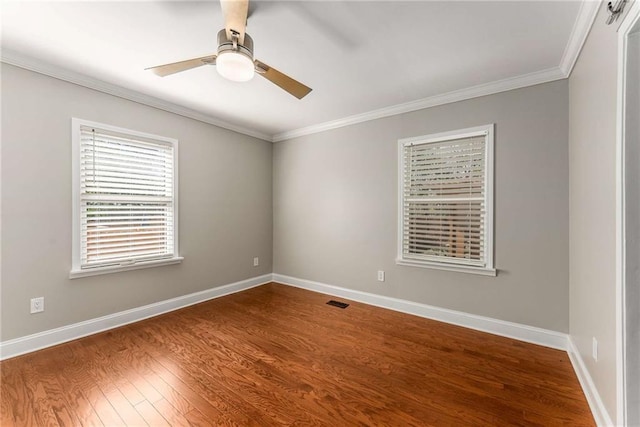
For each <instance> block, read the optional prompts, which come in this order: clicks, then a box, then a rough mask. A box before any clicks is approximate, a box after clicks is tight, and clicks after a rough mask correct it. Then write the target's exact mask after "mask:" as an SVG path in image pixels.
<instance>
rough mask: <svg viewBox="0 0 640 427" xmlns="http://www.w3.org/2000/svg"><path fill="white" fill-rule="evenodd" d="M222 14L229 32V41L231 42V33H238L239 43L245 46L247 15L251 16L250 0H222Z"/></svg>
mask: <svg viewBox="0 0 640 427" xmlns="http://www.w3.org/2000/svg"><path fill="white" fill-rule="evenodd" d="M220 6H222V14H223V15H224V28H225V30H227V39H228V40H231V35H232V34H231V33H232V32H235V33H238V41H239V42H240V44H244V31H245V28H246V27H247V15H248V14H249V0H220Z"/></svg>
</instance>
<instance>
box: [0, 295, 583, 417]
mask: <svg viewBox="0 0 640 427" xmlns="http://www.w3.org/2000/svg"><path fill="white" fill-rule="evenodd" d="M329 299H337V298H330V297H328V296H326V295H322V294H317V293H313V292H309V291H305V290H301V289H296V288H292V287H288V286H284V285H278V284H269V285H265V286H261V287H259V288H254V289H251V290H248V291H245V292H242V293H238V294H234V295H230V296H227V297H223V298H219V299H216V300H212V301H209V302H206V303H202V304H198V305H196V306H192V307H189V308H186V309H183V310H180V311H175V312H172V313H169V314H165V315H162V316H159V317H155V318H152V319H148V320H145V321H142V322H139V323H135V324H132V325H129V326H125V327H122V328H119V329H114V330H111V331H108V332H104V333H101V334H98V335H93V336H90V337H87V338H83V339H80V340H76V341H73V342H70V343H66V344H62V345H59V346H56V347H52V348H49V349H45V350H41V351H38V352H35V353H31V354H28V355H25V356H21V357H16V358H13V359H9V360H6V361H3V362H1V363H0V371H1V379H2V383H1V393H2V394H1V396H0V401H1V404H2V405H1V409H2V415H1V419H0V421H1V425H2V426H11V425H15V426H30V425H42V426H49V425H63V426H80V425H106V426H117V425H131V426H138V425H140V426H143V425H150V426H167V425H171V426H188V425H194V426H209V425H238V426H270V425H296V426H298V425H326V426H349V425H368V426H381V425H385V426H424V425H434V426H463V425H472V426H481V425H491V426H498V425H541V426H553V425H570V426H593V425H594V421H593V418H592V416H591V413H590V411H589V407H588V405H587V402H586V400H585V397H584V395H583V393H582V391H581V389H580V385H579V384H578V380H577V378H576V376H575V373H574V372H573V369H572V367H571V363H570V362H569V359H568V357H567V355H566V353H564V352H562V351H559V350H552V349H548V348H544V347H540V346H536V345H533V344H526V343H522V342H519V341H514V340H511V339H508V338H502V337H498V336H494V335H490V334H485V333H481V332H476V331H472V330H469V329H465V328H461V327H457V326H452V325H447V324H445V323H440V322H436V321H432V320H427V319H422V318H419V317H414V316H410V315H406V314H402V313H397V312H393V311H389V310H385V309H381V308H376V307H371V306H367V305H365V304H360V303H354V302H350V301H346V302H349V303H350V304H351V305H350V306H349V307H348V308H346V309H340V308H336V307H332V306H329V305H326V304H325V303H326V302H327V301H328V300H329ZM341 301H345V300H342V299H341Z"/></svg>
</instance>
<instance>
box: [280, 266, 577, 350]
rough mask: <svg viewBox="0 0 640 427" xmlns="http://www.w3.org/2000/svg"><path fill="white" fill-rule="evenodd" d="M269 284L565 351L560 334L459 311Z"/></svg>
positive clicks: (314, 286) (292, 281)
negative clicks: (313, 292)
mask: <svg viewBox="0 0 640 427" xmlns="http://www.w3.org/2000/svg"><path fill="white" fill-rule="evenodd" d="M273 281H274V282H278V283H282V284H285V285H290V286H295V287H298V288H302V289H307V290H310V291H315V292H320V293H323V294H329V295H334V296H338V297H342V298H348V299H350V300H353V301H358V302H362V303H365V304H369V305H374V306H377V307H382V308H388V309H390V310H395V311H400V312H402V313H407V314H413V315H415V316H420V317H426V318H428V319H433V320H438V321H440V322H445V323H451V324H453V325H458V326H464V327H466V328H470V329H475V330H478V331H482V332H488V333H490V334H494V335H500V336H504V337H508V338H513V339H516V340H520V341H526V342H529V343H533V344H538V345H543V346H545V347H551V348H555V349H558V350H565V351H566V350H567V334H563V333H561V332H556V331H550V330H548V329H542V328H536V327H533V326H527V325H522V324H519V323H513V322H506V321H504V320H498V319H492V318H490V317H484V316H477V315H475V314H469V313H464V312H461V311H454V310H448V309H446V308H440V307H434V306H431V305H426V304H420V303H417V302H412V301H407V300H402V299H398V298H391V297H386V296H382V295H376V294H371V293H368V292H362V291H355V290H353V289H346V288H341V287H338V286H333V285H327V284H325V283H319V282H313V281H311V280H305V279H298V278H296V277H289V276H284V275H282V274H275V273H274V274H273Z"/></svg>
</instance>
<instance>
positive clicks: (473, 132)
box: [396, 123, 497, 276]
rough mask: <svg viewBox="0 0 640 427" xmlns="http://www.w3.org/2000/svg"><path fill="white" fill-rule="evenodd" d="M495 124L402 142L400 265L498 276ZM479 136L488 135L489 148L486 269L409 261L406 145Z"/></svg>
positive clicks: (486, 168)
mask: <svg viewBox="0 0 640 427" xmlns="http://www.w3.org/2000/svg"><path fill="white" fill-rule="evenodd" d="M494 126H495V125H494V124H493V123H492V124H489V125H484V126H476V127H471V128H466V129H459V130H454V131H448V132H441V133H436V134H430V135H423V136H416V137H411V138H403V139H400V140H398V236H397V237H398V241H397V249H398V253H397V258H396V264H397V265H403V266H408V267H420V268H430V269H436V270H447V271H456V272H462V273H472V274H479V275H484V276H496V275H497V270H496V269H495V268H494V263H493V251H494V248H493V241H494V236H493V234H494V230H493V223H494V201H493V187H494V171H493V164H494V141H493V139H494V138H493V134H494ZM478 135H486V137H487V140H486V147H485V153H486V154H485V204H486V209H487V210H486V215H485V223H484V226H485V230H486V238H485V266H472V265H464V264H459V263H456V262H455V261H453V260H452V262H446V261H425V260H415V259H411V258H406V257H405V256H404V254H403V250H402V247H403V219H404V203H403V202H404V200H403V189H404V188H403V185H404V162H403V161H402V159H403V157H404V146H405V145H407V144H410V143H416V142H420V143H434V142H442V141H447V140H450V139H454V138H455V139H459V138H468V137H473V136H478Z"/></svg>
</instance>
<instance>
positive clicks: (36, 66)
mask: <svg viewBox="0 0 640 427" xmlns="http://www.w3.org/2000/svg"><path fill="white" fill-rule="evenodd" d="M0 61H1V62H3V63H5V64H10V65H15V66H16V67H20V68H24V69H27V70H31V71H35V72H36V73H40V74H44V75H47V76H51V77H54V78H56V79H60V80H64V81H67V82H70V83H74V84H77V85H80V86H84V87H87V88H89V89H95V90H97V91H100V92H104V93H107V94H109V95H114V96H117V97H120V98H124V99H128V100H129V101H134V102H137V103H139V104H144V105H148V106H150V107H154V108H158V109H160V110H164V111H168V112H170V113H174V114H177V115H179V116H184V117H188V118H190V119H194V120H198V121H201V122H204V123H209V124H211V125H214V126H218V127H221V128H224V129H228V130H231V131H234V132H238V133H241V134H244V135H248V136H252V137H254V138H258V139H263V140H265V141H269V142H271V141H272V136H271V135H269V134H266V133H263V132H258V131H256V130H254V129H249V128H246V127H243V126H238V125H234V124H232V123H228V122H226V121H223V120H220V119H217V118H215V117H212V116H209V115H207V114H202V113H200V112H198V111H195V110H192V109H190V108H186V107H183V106H181V105H178V104H174V103H172V102H168V101H164V100H162V99H159V98H156V97H154V96H149V95H145V94H144V93H141V92H138V91H135V90H131V89H127V88H123V87H121V86H118V85H114V84H111V83H107V82H105V81H102V80H98V79H95V78H93V77H89V76H87V75H84V74H81V73H77V72H75V71H70V70H67V69H64V68H62V67H58V66H55V65H51V64H48V63H45V62H43V61H40V60H38V59H35V58H31V57H27V56H25V55H22V54H20V53H17V52H13V51H8V50H6V49H2V52H0Z"/></svg>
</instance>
